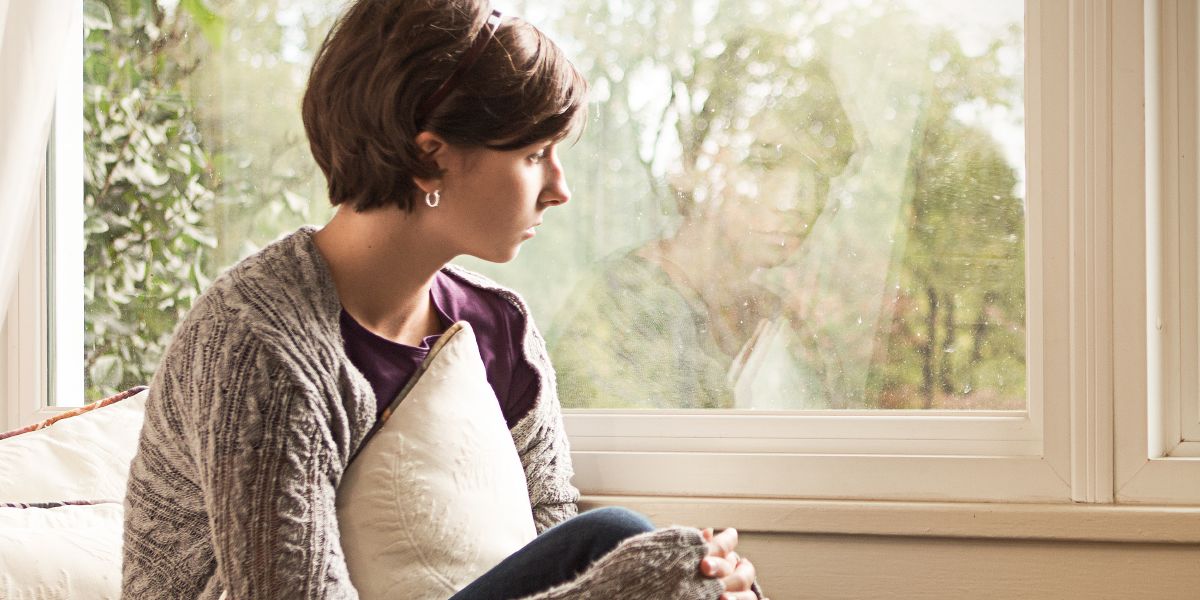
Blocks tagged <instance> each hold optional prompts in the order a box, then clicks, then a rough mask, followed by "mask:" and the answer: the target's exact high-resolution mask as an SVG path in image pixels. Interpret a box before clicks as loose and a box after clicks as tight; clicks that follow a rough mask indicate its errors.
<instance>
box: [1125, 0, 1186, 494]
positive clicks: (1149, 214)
mask: <svg viewBox="0 0 1200 600" xmlns="http://www.w3.org/2000/svg"><path fill="white" fill-rule="evenodd" d="M1198 33H1200V14H1198V11H1197V7H1196V3H1195V2H1178V1H1176V0H1162V1H1159V2H1148V3H1147V5H1146V51H1145V70H1146V85H1145V106H1146V128H1145V132H1144V135H1145V150H1146V154H1147V161H1146V172H1145V182H1146V183H1145V191H1146V198H1147V202H1146V205H1145V213H1144V221H1143V220H1142V217H1143V215H1138V214H1136V213H1130V212H1126V215H1125V216H1126V217H1130V218H1131V219H1130V222H1131V223H1142V222H1144V223H1145V228H1144V234H1145V237H1144V238H1143V237H1142V236H1141V235H1139V234H1141V233H1142V232H1141V231H1138V230H1137V229H1136V228H1133V229H1130V228H1127V229H1116V230H1114V231H1115V232H1116V233H1117V235H1116V236H1115V240H1114V241H1115V242H1116V246H1115V255H1116V256H1118V257H1128V258H1126V259H1125V260H1118V261H1116V263H1115V265H1114V266H1115V269H1114V277H1116V278H1118V279H1120V280H1122V281H1127V282H1129V284H1128V287H1127V288H1125V289H1121V288H1118V290H1117V291H1118V293H1117V298H1116V301H1117V302H1118V303H1119V304H1121V305H1124V306H1127V307H1130V308H1132V309H1134V310H1133V311H1132V312H1133V315H1134V316H1139V315H1144V316H1145V325H1144V329H1142V330H1141V331H1142V332H1145V334H1146V335H1145V339H1144V344H1145V348H1146V352H1145V355H1140V354H1139V351H1138V350H1139V348H1140V346H1141V344H1139V343H1133V344H1130V346H1132V347H1129V346H1126V347H1118V352H1117V356H1116V360H1117V370H1116V372H1115V373H1114V375H1115V381H1116V382H1118V384H1119V387H1118V389H1117V394H1116V398H1117V407H1116V408H1117V412H1116V419H1117V423H1116V425H1117V436H1118V441H1119V442H1120V443H1118V444H1117V446H1116V458H1117V462H1116V481H1115V485H1116V495H1117V499H1118V500H1120V501H1125V502H1187V501H1193V502H1194V501H1195V500H1196V499H1197V498H1200V484H1197V482H1198V481H1200V444H1197V440H1198V439H1200V436H1197V415H1198V413H1200V386H1198V383H1200V382H1198V381H1197V376H1198V375H1197V374H1198V373H1200V362H1198V360H1200V354H1198V353H1197V341H1196V340H1197V335H1196V334H1197V332H1198V331H1200V330H1198V329H1197V324H1198V317H1200V314H1198V313H1197V310H1200V304H1197V298H1198V288H1197V281H1198V278H1197V274H1198V273H1197V270H1198V269H1200V248H1198V247H1197V242H1196V236H1197V233H1198V222H1197V219H1198V218H1200V215H1198V213H1197V209H1196V199H1197V172H1198V169H1197V165H1198V163H1197V158H1196V156H1197V151H1198V150H1200V146H1198V145H1197V139H1198V137H1197V134H1198V131H1197V116H1196V115H1197V111H1198V110H1200V105H1198V104H1197V82H1198V81H1200V70H1198V68H1200V67H1198V65H1200V60H1198V59H1200V56H1198V51H1197V39H1198V37H1200V35H1198ZM1118 158H1119V157H1118ZM1129 175H1130V177H1132V178H1136V177H1139V176H1140V175H1141V174H1140V173H1131V174H1129ZM1139 301H1141V302H1139ZM1142 307H1144V308H1145V310H1144V312H1143V311H1142ZM1118 323H1120V322H1119V321H1118ZM1131 325H1132V324H1130V326H1131ZM1131 329H1132V327H1131ZM1137 333H1139V332H1138V331H1137V330H1133V331H1131V332H1130V334H1129V336H1130V338H1132V337H1133V336H1135V335H1136V334H1137ZM1131 341H1133V340H1132V339H1131ZM1122 387H1124V388H1125V389H1124V390H1123V389H1121V388H1122ZM1143 398H1145V399H1148V401H1149V402H1148V404H1147V403H1146V401H1145V400H1142V399H1143Z"/></svg>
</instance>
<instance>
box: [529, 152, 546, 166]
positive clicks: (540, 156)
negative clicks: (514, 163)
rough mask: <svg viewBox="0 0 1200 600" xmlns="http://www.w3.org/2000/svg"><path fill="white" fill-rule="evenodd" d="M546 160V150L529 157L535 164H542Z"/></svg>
mask: <svg viewBox="0 0 1200 600" xmlns="http://www.w3.org/2000/svg"><path fill="white" fill-rule="evenodd" d="M545 159H546V150H545V149H542V150H539V151H537V152H535V153H533V154H530V155H529V160H531V161H533V162H535V163H540V162H542V161H543V160H545Z"/></svg>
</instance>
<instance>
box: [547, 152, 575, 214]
mask: <svg viewBox="0 0 1200 600" xmlns="http://www.w3.org/2000/svg"><path fill="white" fill-rule="evenodd" d="M552 158H553V160H551V161H550V169H549V170H548V172H547V173H546V175H547V181H546V187H545V188H544V189H543V190H542V204H545V205H547V206H558V205H559V204H566V203H567V201H568V200H570V199H571V190H570V188H568V187H567V173H566V171H564V170H563V166H562V163H561V162H559V160H558V156H553V157H552Z"/></svg>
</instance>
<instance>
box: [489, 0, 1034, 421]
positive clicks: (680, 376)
mask: <svg viewBox="0 0 1200 600" xmlns="http://www.w3.org/2000/svg"><path fill="white" fill-rule="evenodd" d="M518 6H519V7H520V8H519V10H520V11H522V12H523V13H524V14H527V15H528V16H529V17H530V18H531V19H533V20H534V22H535V23H539V24H542V25H544V26H545V28H546V29H548V30H550V32H551V34H552V36H553V37H555V38H556V39H559V40H561V41H562V43H563V45H564V46H566V47H567V49H568V51H569V54H570V55H572V56H574V57H575V59H576V61H577V64H579V65H580V67H581V68H582V69H583V70H584V71H585V72H586V74H587V75H588V77H589V79H590V81H591V84H592V86H593V100H594V104H593V105H592V111H593V114H592V118H591V122H590V123H589V129H588V131H587V133H586V135H585V136H584V138H583V139H582V141H581V142H580V143H579V144H578V145H576V146H575V147H574V148H572V149H570V150H568V151H567V152H566V153H565V156H566V158H565V160H566V162H567V172H568V178H569V180H570V181H571V184H572V189H573V190H574V193H575V198H574V200H573V201H572V203H570V204H568V205H567V206H566V207H564V209H562V210H556V211H550V212H549V213H548V214H547V219H546V225H545V226H543V228H542V230H543V231H544V235H543V236H539V238H537V239H536V240H535V243H533V244H530V245H528V246H527V247H526V248H524V249H523V250H522V252H523V254H522V256H521V257H520V258H519V259H518V261H517V263H516V264H514V265H511V266H500V267H495V266H490V265H485V264H481V263H478V262H476V263H472V266H474V267H477V268H479V269H480V270H483V271H485V272H488V273H490V274H492V275H494V276H495V277H497V278H499V279H500V280H502V281H506V282H509V283H511V284H512V285H514V286H516V287H517V288H519V289H521V290H523V291H524V292H525V294H526V296H527V297H528V298H529V301H530V303H531V304H533V306H534V308H535V309H536V313H537V315H538V316H539V324H540V325H541V327H542V328H543V329H544V330H545V331H546V334H547V338H548V339H547V341H548V344H549V346H550V349H551V352H552V355H553V358H554V362H555V365H556V368H557V370H558V376H559V384H560V395H561V397H562V399H563V403H564V404H565V405H566V406H569V407H639V408H674V407H688V408H691V407H704V408H756V409H826V408H834V409H842V408H845V409H874V408H903V409H1024V408H1025V406H1026V393H1025V392H1026V387H1025V289H1024V286H1025V275H1024V260H1025V258H1024V254H1025V250H1024V232H1025V223H1024V221H1025V219H1024V215H1025V208H1024V196H1025V194H1024V156H1025V149H1024V123H1023V117H1024V111H1023V96H1024V94H1023V89H1022V82H1023V70H1024V69H1023V62H1024V44H1023V35H1022V33H1023V5H1022V3H1021V2H1020V1H1019V0H1015V1H1014V0H1009V1H1005V2H994V1H990V0H989V1H976V2H957V1H955V2H949V1H947V2H925V1H917V0H913V1H911V2H883V1H871V2H866V1H863V2H829V1H824V0H822V1H811V2H803V1H795V0H789V1H787V2H784V1H757V2H740V1H738V2H734V1H708V2H703V1H684V0H680V1H670V0H666V1H660V2H651V3H643V2H619V1H609V2H602V3H600V4H599V5H598V6H595V7H589V8H588V9H586V10H583V9H575V8H570V7H568V6H563V5H561V4H558V3H555V4H553V5H550V4H548V3H540V2H539V3H536V4H535V3H534V2H528V3H525V4H520V3H518ZM547 273H552V274H553V275H552V276H547V275H546V274H547Z"/></svg>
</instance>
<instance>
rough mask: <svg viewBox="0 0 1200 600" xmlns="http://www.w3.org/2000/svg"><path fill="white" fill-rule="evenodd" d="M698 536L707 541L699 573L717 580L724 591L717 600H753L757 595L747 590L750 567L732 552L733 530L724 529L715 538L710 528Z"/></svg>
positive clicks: (751, 579) (735, 538)
mask: <svg viewBox="0 0 1200 600" xmlns="http://www.w3.org/2000/svg"><path fill="white" fill-rule="evenodd" d="M701 533H702V534H703V535H704V540H705V541H706V542H708V554H707V555H706V556H705V557H704V558H703V559H701V560H700V573H701V574H703V575H705V576H707V577H713V578H716V579H720V580H721V583H722V585H724V587H725V592H724V593H723V594H721V598H720V600H757V598H758V594H755V593H754V591H753V590H751V589H750V586H751V585H752V584H753V583H754V578H755V571H754V565H752V564H750V561H749V560H746V559H744V558H742V557H741V556H738V553H737V552H734V548H736V547H737V543H738V534H737V530H736V529H732V528H730V529H726V530H725V531H722V532H721V533H719V534H717V535H715V536H714V535H713V530H712V529H705V530H703V531H702V532H701ZM764 600H765V599H764Z"/></svg>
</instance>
